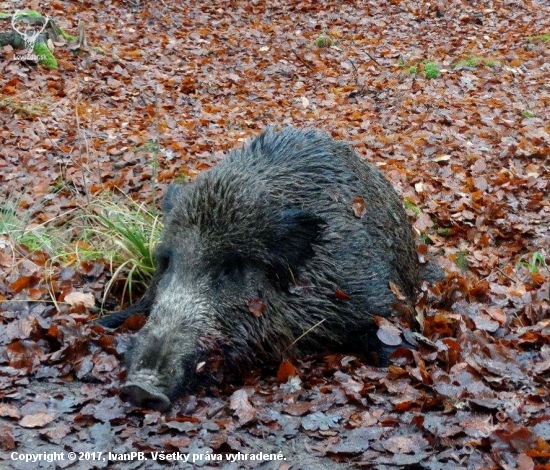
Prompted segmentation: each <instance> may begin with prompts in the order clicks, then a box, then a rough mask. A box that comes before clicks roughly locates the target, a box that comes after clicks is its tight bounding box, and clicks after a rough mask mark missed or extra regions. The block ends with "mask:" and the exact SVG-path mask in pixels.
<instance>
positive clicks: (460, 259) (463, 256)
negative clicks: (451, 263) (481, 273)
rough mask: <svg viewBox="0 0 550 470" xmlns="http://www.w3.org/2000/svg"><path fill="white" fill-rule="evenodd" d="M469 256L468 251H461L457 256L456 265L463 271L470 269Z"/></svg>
mask: <svg viewBox="0 0 550 470" xmlns="http://www.w3.org/2000/svg"><path fill="white" fill-rule="evenodd" d="M467 256H468V253H467V252H466V251H459V252H458V253H457V254H456V260H455V263H456V265H457V266H458V267H459V268H460V269H461V270H462V271H467V270H468V268H469V264H468V258H467Z"/></svg>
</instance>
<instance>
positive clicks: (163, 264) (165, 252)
mask: <svg viewBox="0 0 550 470" xmlns="http://www.w3.org/2000/svg"><path fill="white" fill-rule="evenodd" d="M170 258H172V250H170V249H168V248H165V247H162V246H161V247H159V248H157V251H156V253H155V261H156V263H157V269H158V270H159V271H166V270H167V269H168V266H170Z"/></svg>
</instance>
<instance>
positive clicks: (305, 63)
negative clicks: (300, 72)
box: [292, 49, 313, 70]
mask: <svg viewBox="0 0 550 470" xmlns="http://www.w3.org/2000/svg"><path fill="white" fill-rule="evenodd" d="M292 53H293V54H294V55H295V56H296V57H298V60H299V61H300V62H301V63H302V64H304V65H305V66H306V67H307V68H308V69H309V70H313V67H312V66H311V65H309V64H308V63H307V62H306V61H305V60H304V59H302V58H301V57H300V56H299V54H298V53H297V52H296V51H295V50H294V49H292Z"/></svg>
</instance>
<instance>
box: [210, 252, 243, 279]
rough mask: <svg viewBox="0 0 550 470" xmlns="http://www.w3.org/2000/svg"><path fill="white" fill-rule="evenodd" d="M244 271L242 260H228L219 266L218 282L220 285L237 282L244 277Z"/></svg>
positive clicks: (217, 272)
mask: <svg viewBox="0 0 550 470" xmlns="http://www.w3.org/2000/svg"><path fill="white" fill-rule="evenodd" d="M243 269H244V266H243V262H242V260H241V259H240V258H237V257H234V258H231V259H226V260H225V261H224V262H222V263H221V264H219V265H218V266H217V269H216V276H215V278H216V281H217V282H218V284H219V285H221V284H222V283H224V282H231V281H235V280H237V279H238V278H239V277H240V276H241V275H242V272H243Z"/></svg>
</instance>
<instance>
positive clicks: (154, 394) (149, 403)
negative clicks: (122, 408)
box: [120, 382, 172, 411]
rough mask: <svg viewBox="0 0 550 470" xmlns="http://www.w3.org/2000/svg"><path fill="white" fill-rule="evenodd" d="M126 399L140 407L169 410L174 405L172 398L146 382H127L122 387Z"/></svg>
mask: <svg viewBox="0 0 550 470" xmlns="http://www.w3.org/2000/svg"><path fill="white" fill-rule="evenodd" d="M120 393H121V396H122V398H123V399H124V400H129V401H130V402H131V403H133V404H134V405H136V406H139V407H140V408H149V409H152V410H158V411H167V410H169V409H170V407H171V406H172V403H171V402H170V399H169V398H168V397H167V396H166V395H165V394H164V393H162V392H161V391H160V390H159V389H157V388H156V387H153V386H151V385H148V384H146V383H136V382H126V383H125V384H124V385H123V386H122V387H121V389H120Z"/></svg>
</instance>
